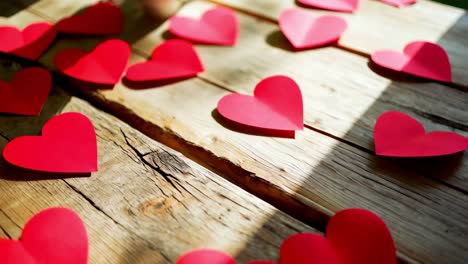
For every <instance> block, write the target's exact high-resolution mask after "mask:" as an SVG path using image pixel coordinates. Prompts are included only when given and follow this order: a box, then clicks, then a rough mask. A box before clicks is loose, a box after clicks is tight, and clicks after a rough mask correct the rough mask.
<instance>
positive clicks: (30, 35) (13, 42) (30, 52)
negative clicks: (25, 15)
mask: <svg viewBox="0 0 468 264" xmlns="http://www.w3.org/2000/svg"><path fill="white" fill-rule="evenodd" d="M56 35H57V30H56V29H55V27H54V25H52V24H51V23H49V22H39V23H33V24H30V25H28V26H27V27H25V28H24V29H23V31H20V30H19V29H18V28H16V27H12V26H2V27H0V52H3V53H9V54H12V55H15V56H18V57H22V58H26V59H29V60H36V59H37V58H39V56H40V55H41V54H42V52H44V51H45V50H46V49H47V48H48V47H49V45H50V43H52V41H54V39H55V36H56Z"/></svg>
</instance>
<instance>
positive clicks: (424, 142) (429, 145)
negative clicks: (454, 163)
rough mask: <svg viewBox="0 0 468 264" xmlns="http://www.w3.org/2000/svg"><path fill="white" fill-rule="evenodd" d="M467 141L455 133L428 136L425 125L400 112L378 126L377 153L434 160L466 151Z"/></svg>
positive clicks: (383, 117)
mask: <svg viewBox="0 0 468 264" xmlns="http://www.w3.org/2000/svg"><path fill="white" fill-rule="evenodd" d="M467 142H468V141H467V139H465V137H463V136H462V135H458V134H455V133H452V132H442V131H436V132H430V133H426V132H425V129H424V127H423V125H421V123H419V122H418V121H417V120H415V119H413V118H412V117H411V116H409V115H406V114H404V113H401V112H397V111H388V112H385V113H383V114H382V115H381V116H380V117H379V118H378V119H377V122H376V123H375V126H374V143H375V153H376V154H377V155H381V156H390V157H434V156H443V155H450V154H454V153H457V152H461V151H464V150H465V149H466V148H467V145H468V144H467Z"/></svg>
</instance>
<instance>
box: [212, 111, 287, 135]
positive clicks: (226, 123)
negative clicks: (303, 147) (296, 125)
mask: <svg viewBox="0 0 468 264" xmlns="http://www.w3.org/2000/svg"><path fill="white" fill-rule="evenodd" d="M211 116H212V117H213V119H214V120H216V122H218V123H219V124H220V125H222V126H223V127H224V128H227V129H229V130H232V131H235V132H239V133H243V134H247V135H252V136H263V137H278V138H295V135H296V132H295V131H289V130H277V129H264V128H256V127H252V126H248V125H244V124H240V123H237V122H234V121H232V120H229V119H226V118H224V117H223V116H222V115H221V114H220V113H219V112H218V110H216V109H214V110H213V111H212V112H211Z"/></svg>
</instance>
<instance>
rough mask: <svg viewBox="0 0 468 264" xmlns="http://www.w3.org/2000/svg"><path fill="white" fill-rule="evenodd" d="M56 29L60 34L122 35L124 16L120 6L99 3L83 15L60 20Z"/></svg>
mask: <svg viewBox="0 0 468 264" xmlns="http://www.w3.org/2000/svg"><path fill="white" fill-rule="evenodd" d="M56 27H57V30H58V31H59V32H63V33H69V34H89V35H107V34H120V33H121V32H122V29H123V14H122V10H121V9H120V7H119V6H118V5H115V4H113V3H111V2H98V3H96V4H94V5H92V6H90V7H88V8H87V9H86V10H85V11H84V12H83V13H82V14H78V15H74V16H71V17H67V18H64V19H62V20H60V21H59V22H58V23H57V25H56Z"/></svg>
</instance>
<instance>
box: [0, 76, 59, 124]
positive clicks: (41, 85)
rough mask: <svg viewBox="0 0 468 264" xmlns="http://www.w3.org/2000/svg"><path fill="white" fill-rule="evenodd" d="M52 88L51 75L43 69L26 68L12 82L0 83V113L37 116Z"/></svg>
mask: <svg viewBox="0 0 468 264" xmlns="http://www.w3.org/2000/svg"><path fill="white" fill-rule="evenodd" d="M51 87H52V77H51V75H50V73H49V72H48V71H47V70H45V69H42V68H39V67H33V68H26V69H23V70H21V71H19V72H18V73H16V75H15V76H14V77H13V79H12V80H11V82H2V81H0V94H1V95H2V96H0V112H1V113H9V114H16V115H33V116H37V115H39V113H40V112H41V110H42V106H43V105H44V103H45V102H46V100H47V97H48V96H49V92H50V89H51Z"/></svg>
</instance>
